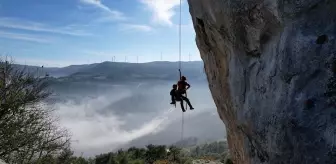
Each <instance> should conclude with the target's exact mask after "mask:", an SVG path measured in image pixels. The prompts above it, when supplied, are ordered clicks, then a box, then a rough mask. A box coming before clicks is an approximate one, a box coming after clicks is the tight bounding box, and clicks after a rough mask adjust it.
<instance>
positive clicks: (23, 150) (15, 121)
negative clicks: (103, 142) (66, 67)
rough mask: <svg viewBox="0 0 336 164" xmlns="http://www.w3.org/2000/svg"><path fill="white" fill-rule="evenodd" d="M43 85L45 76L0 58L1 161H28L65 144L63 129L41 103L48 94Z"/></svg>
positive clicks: (66, 134) (43, 155) (66, 139)
mask: <svg viewBox="0 0 336 164" xmlns="http://www.w3.org/2000/svg"><path fill="white" fill-rule="evenodd" d="M47 87H48V83H47V79H46V78H41V77H36V76H35V75H34V74H32V73H28V72H27V71H25V70H24V69H23V70H19V69H15V68H13V67H12V64H11V63H10V62H8V61H0V95H1V96H0V158H1V159H3V160H4V161H5V162H7V163H22V164H25V163H32V161H34V160H35V161H36V160H40V159H42V158H44V159H46V158H47V157H48V158H50V157H51V156H53V155H55V154H57V153H58V152H59V151H60V150H62V149H63V148H64V147H66V146H67V145H68V143H69V136H68V133H67V131H65V130H63V129H61V128H59V127H58V126H57V125H56V124H55V121H56V120H55V119H53V117H52V115H51V112H52V110H51V109H49V108H46V107H45V106H44V105H43V101H44V100H46V98H48V96H49V95H50V94H51V92H49V91H48V89H47Z"/></svg>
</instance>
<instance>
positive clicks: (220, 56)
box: [188, 0, 336, 164]
mask: <svg viewBox="0 0 336 164" xmlns="http://www.w3.org/2000/svg"><path fill="white" fill-rule="evenodd" d="M188 3H189V10H190V14H191V16H192V21H193V24H194V29H195V32H196V42H197V46H198V49H199V51H200V53H201V57H202V60H203V61H204V67H205V71H206V74H207V78H208V82H209V88H210V90H211V93H212V96H213V99H214V101H215V103H216V106H217V109H218V113H219V116H220V118H221V119H222V120H223V122H224V123H225V125H226V127H227V128H226V129H227V135H228V136H227V137H228V141H229V147H230V151H231V156H232V157H233V160H234V163H236V164H257V163H258V164H259V163H264V164H306V163H307V164H308V163H309V164H315V163H316V164H317V163H318V164H324V163H328V164H335V163H336V146H335V145H336V108H335V104H336V101H335V99H336V80H335V79H336V77H335V76H336V75H335V72H336V59H335V55H336V44H335V36H336V24H335V22H336V1H335V0H296V1H293V0H188Z"/></svg>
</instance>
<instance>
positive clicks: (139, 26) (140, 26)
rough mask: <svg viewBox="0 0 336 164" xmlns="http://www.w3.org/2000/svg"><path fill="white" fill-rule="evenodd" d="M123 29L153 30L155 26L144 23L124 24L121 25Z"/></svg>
mask: <svg viewBox="0 0 336 164" xmlns="http://www.w3.org/2000/svg"><path fill="white" fill-rule="evenodd" d="M120 27H121V30H122V31H144V32H149V31H152V30H153V28H152V27H151V26H148V25H144V24H122V25H121V26H120Z"/></svg>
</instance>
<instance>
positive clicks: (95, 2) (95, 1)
mask: <svg viewBox="0 0 336 164" xmlns="http://www.w3.org/2000/svg"><path fill="white" fill-rule="evenodd" d="M80 2H82V3H84V4H87V5H92V6H95V7H97V8H99V9H101V10H103V11H105V12H107V13H108V16H107V17H102V18H100V19H99V20H98V21H109V20H125V19H126V17H125V15H124V13H122V12H120V11H117V10H112V9H110V8H109V7H107V6H106V5H104V4H103V3H102V2H101V1H100V0H80Z"/></svg>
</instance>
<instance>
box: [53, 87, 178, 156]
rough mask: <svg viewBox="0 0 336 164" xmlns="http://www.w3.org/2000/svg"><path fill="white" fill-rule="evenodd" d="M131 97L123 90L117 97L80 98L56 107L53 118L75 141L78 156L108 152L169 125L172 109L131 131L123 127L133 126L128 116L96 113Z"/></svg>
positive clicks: (128, 91)
mask: <svg viewBox="0 0 336 164" xmlns="http://www.w3.org/2000/svg"><path fill="white" fill-rule="evenodd" d="M130 96H132V91H131V90H130V89H125V90H124V89H123V90H121V91H120V92H119V93H118V94H112V93H111V94H108V95H101V96H99V97H95V98H90V97H87V98H86V97H82V98H81V102H80V103H74V102H72V101H68V102H67V103H58V104H55V108H56V109H57V113H56V115H57V116H59V118H60V122H61V124H62V126H65V127H66V128H67V129H69V130H70V131H71V133H72V134H73V135H72V139H73V140H74V141H77V142H74V143H72V146H73V148H74V150H75V151H76V152H77V153H79V152H86V154H87V155H89V154H91V155H92V154H97V153H101V152H105V151H111V150H113V149H115V148H118V147H119V146H122V145H123V144H126V143H128V142H130V141H132V140H135V139H138V138H141V137H143V136H146V135H148V134H151V133H157V132H159V131H161V130H163V129H164V128H165V127H166V126H167V125H169V124H170V121H171V120H170V119H168V118H170V117H169V116H170V115H171V114H173V113H172V110H166V111H165V112H162V113H161V114H158V115H157V117H154V118H152V119H150V120H148V121H146V122H143V124H142V125H141V126H140V127H134V128H132V129H124V128H123V126H124V125H126V124H132V121H131V120H128V119H127V116H125V117H123V118H121V116H118V115H115V114H113V111H114V110H115V109H109V114H99V110H101V109H104V108H107V107H108V106H109V105H111V104H113V103H115V102H117V101H119V100H122V99H125V98H127V97H130ZM163 111H164V110H163ZM137 117H142V116H139V115H138V116H137ZM146 120H147V119H146Z"/></svg>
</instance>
